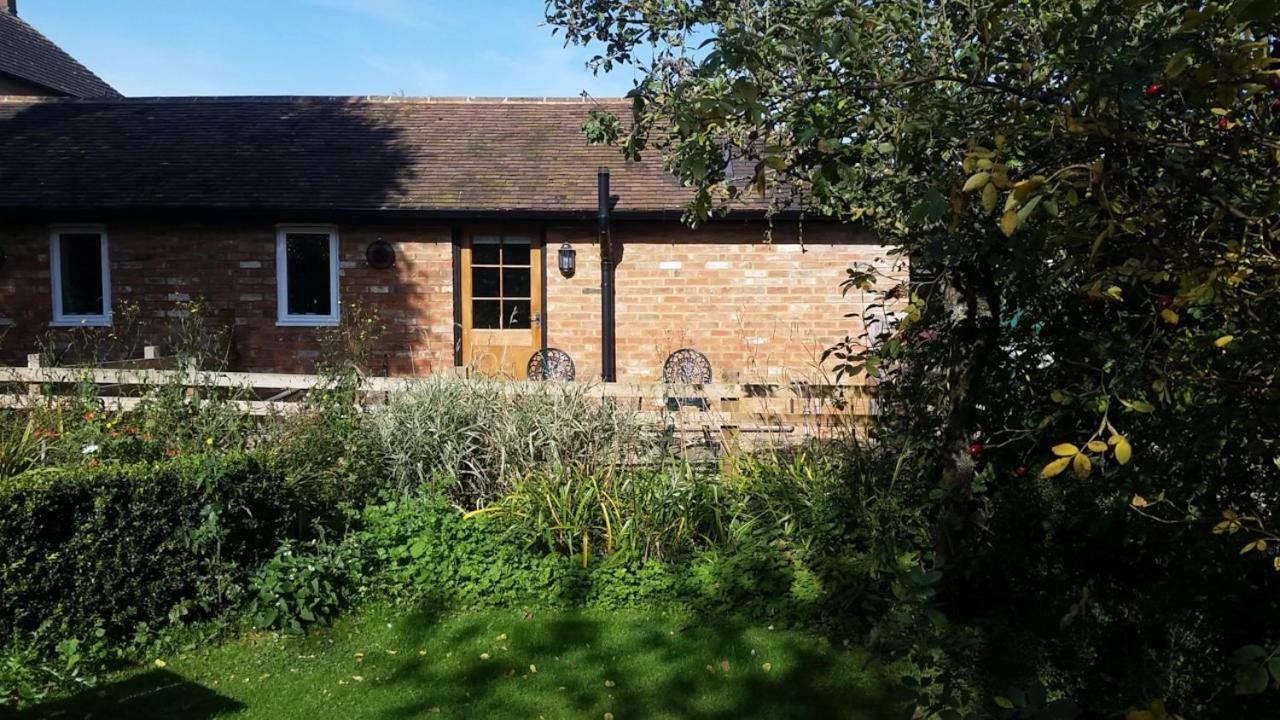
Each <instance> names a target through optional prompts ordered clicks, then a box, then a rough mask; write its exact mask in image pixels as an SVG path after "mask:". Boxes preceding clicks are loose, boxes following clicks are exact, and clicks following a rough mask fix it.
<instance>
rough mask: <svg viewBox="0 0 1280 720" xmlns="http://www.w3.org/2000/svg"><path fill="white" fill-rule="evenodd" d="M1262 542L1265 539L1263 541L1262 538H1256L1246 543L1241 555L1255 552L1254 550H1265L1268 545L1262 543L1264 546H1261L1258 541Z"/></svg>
mask: <svg viewBox="0 0 1280 720" xmlns="http://www.w3.org/2000/svg"><path fill="white" fill-rule="evenodd" d="M1261 542H1263V541H1262V540H1254V541H1253V542H1251V543H1249V544H1248V545H1245V546H1244V549H1243V550H1241V551H1240V554H1241V555H1244V554H1245V553H1248V552H1253V551H1254V550H1264V549H1266V546H1265V545H1262V546H1259V545H1258V543H1261Z"/></svg>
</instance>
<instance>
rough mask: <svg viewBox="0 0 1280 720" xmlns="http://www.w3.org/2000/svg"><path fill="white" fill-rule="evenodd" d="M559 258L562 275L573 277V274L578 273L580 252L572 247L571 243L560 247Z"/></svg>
mask: <svg viewBox="0 0 1280 720" xmlns="http://www.w3.org/2000/svg"><path fill="white" fill-rule="evenodd" d="M557 257H558V259H559V261H560V274H561V275H563V276H565V277H573V274H574V273H575V272H577V271H578V251H576V250H574V249H573V248H572V247H570V246H569V243H565V244H563V245H561V246H560V252H559V253H557Z"/></svg>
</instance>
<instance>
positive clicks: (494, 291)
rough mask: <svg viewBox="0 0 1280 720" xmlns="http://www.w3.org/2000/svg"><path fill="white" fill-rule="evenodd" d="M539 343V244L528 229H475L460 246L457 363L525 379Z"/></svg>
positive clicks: (477, 370) (486, 373)
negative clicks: (459, 348) (459, 354)
mask: <svg viewBox="0 0 1280 720" xmlns="http://www.w3.org/2000/svg"><path fill="white" fill-rule="evenodd" d="M541 346H542V245H541V242H540V241H539V239H538V237H537V236H536V235H535V234H533V233H530V232H524V233H509V232H506V231H503V232H475V233H470V234H468V235H467V236H466V237H465V238H464V241H463V244H462V363H463V364H464V365H466V366H467V367H469V368H471V370H472V371H473V372H475V373H477V374H479V375H483V376H487V377H495V378H505V379H519V380H523V379H524V378H525V370H526V368H527V367H528V364H529V357H530V356H531V355H533V353H534V352H535V351H536V350H538V348H540V347H541Z"/></svg>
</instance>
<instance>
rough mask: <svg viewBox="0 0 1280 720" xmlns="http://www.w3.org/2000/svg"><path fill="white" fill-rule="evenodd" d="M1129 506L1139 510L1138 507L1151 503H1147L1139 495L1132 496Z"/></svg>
mask: <svg viewBox="0 0 1280 720" xmlns="http://www.w3.org/2000/svg"><path fill="white" fill-rule="evenodd" d="M1129 504H1130V505H1132V506H1134V507H1138V508H1140V507H1146V506H1148V505H1150V504H1151V503H1149V502H1147V499H1146V498H1144V497H1142V496H1141V495H1134V496H1133V499H1132V500H1130V501H1129Z"/></svg>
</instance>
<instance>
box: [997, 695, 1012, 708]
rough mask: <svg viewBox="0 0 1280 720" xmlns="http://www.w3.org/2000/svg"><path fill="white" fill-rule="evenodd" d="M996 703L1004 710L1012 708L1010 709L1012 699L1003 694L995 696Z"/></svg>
mask: <svg viewBox="0 0 1280 720" xmlns="http://www.w3.org/2000/svg"><path fill="white" fill-rule="evenodd" d="M996 705H999V706H1000V707H1002V708H1004V709H1005V710H1012V709H1013V701H1012V700H1010V699H1009V698H1007V697H1004V696H1003V695H998V696H996Z"/></svg>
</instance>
